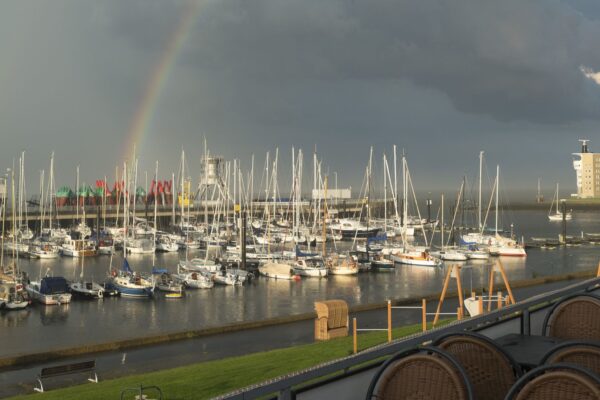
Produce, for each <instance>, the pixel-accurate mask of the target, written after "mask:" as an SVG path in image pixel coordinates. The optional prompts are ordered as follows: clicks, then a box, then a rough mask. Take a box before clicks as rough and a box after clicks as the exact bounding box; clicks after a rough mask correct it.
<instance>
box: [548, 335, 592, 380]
mask: <svg viewBox="0 0 600 400" xmlns="http://www.w3.org/2000/svg"><path fill="white" fill-rule="evenodd" d="M556 363H568V364H575V365H578V366H580V367H583V368H585V369H587V370H590V371H591V372H593V373H595V374H596V375H598V376H600V344H598V343H591V342H587V343H586V342H575V341H568V342H564V343H561V344H559V345H558V346H556V347H555V348H553V349H552V350H550V351H549V352H548V353H547V354H546V355H545V356H544V358H543V359H542V364H556Z"/></svg>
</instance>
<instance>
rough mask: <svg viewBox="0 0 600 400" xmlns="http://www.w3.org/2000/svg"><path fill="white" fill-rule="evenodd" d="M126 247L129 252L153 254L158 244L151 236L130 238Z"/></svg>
mask: <svg viewBox="0 0 600 400" xmlns="http://www.w3.org/2000/svg"><path fill="white" fill-rule="evenodd" d="M125 248H126V252H127V254H152V253H154V252H155V251H156V246H155V244H154V241H153V240H152V239H151V238H140V239H133V240H128V241H127V243H126V246H125Z"/></svg>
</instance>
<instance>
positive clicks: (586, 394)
mask: <svg viewBox="0 0 600 400" xmlns="http://www.w3.org/2000/svg"><path fill="white" fill-rule="evenodd" d="M598 399H600V378H599V377H598V376H597V375H595V374H594V373H592V372H590V371H589V370H587V369H585V368H581V367H579V366H576V365H571V364H564V363H560V364H553V365H543V366H541V367H538V368H536V369H534V370H532V371H529V372H528V373H527V374H525V375H524V376H523V377H522V378H521V379H519V380H518V381H517V383H515V385H514V386H513V387H512V388H511V390H510V392H509V393H508V395H507V396H506V400H598Z"/></svg>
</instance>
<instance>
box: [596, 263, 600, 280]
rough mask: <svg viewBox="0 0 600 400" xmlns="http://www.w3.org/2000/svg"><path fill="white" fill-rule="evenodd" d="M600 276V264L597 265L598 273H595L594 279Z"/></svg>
mask: <svg viewBox="0 0 600 400" xmlns="http://www.w3.org/2000/svg"><path fill="white" fill-rule="evenodd" d="M599 276H600V262H599V263H598V271H596V277H599Z"/></svg>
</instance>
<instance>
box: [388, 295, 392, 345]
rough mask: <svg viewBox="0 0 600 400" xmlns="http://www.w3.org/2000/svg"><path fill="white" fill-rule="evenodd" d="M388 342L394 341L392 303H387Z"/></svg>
mask: <svg viewBox="0 0 600 400" xmlns="http://www.w3.org/2000/svg"><path fill="white" fill-rule="evenodd" d="M387 322H388V342H391V341H392V301H391V300H388V302H387Z"/></svg>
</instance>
